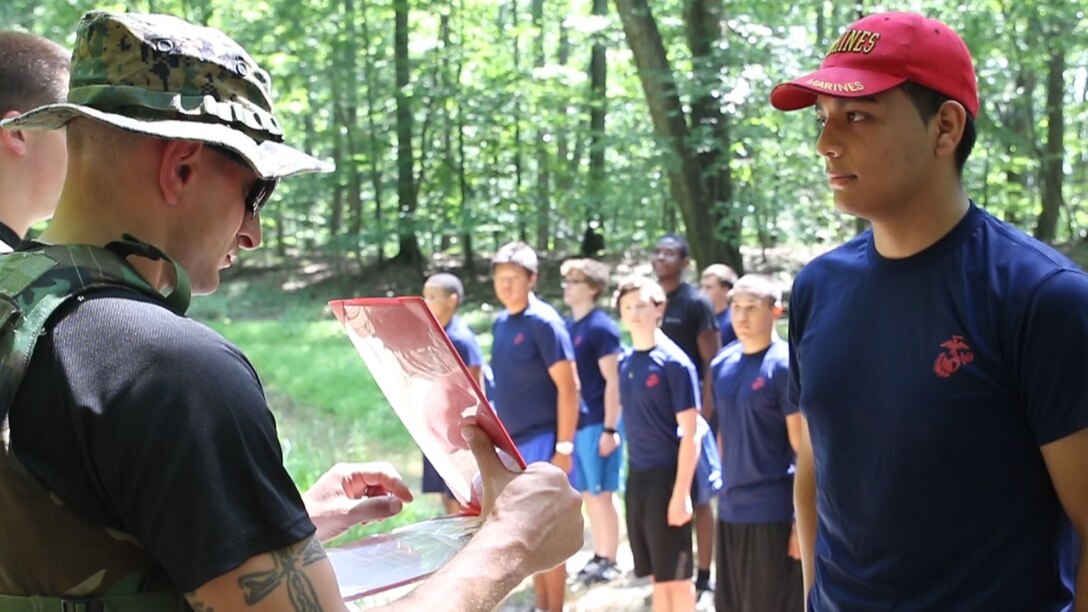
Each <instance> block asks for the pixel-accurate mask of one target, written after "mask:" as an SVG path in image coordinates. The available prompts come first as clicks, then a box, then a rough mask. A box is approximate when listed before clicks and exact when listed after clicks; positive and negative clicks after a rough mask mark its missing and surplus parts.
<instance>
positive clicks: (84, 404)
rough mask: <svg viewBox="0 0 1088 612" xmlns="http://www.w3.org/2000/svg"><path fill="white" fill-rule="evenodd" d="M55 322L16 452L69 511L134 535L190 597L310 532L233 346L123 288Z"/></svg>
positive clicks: (28, 389) (14, 414) (14, 427)
mask: <svg viewBox="0 0 1088 612" xmlns="http://www.w3.org/2000/svg"><path fill="white" fill-rule="evenodd" d="M122 295H123V296H125V297H123V298H122V297H119V296H122ZM54 321H57V322H56V323H55V324H54V326H53V327H52V329H47V333H46V334H45V335H43V336H42V337H41V338H40V339H39V341H38V345H37V348H36V349H35V351H34V355H33V358H32V359H31V362H30V368H29V370H28V372H27V376H26V378H25V379H24V381H23V384H22V386H21V387H20V389H19V392H18V394H17V396H16V398H15V402H14V404H13V406H12V410H11V415H10V425H11V442H12V450H13V452H14V453H15V456H16V457H17V458H18V459H19V460H20V461H21V462H22V463H23V464H24V465H25V466H26V467H27V469H28V470H29V471H30V472H31V473H32V474H34V475H35V476H36V477H37V478H38V479H39V480H40V481H41V482H42V483H44V484H45V486H46V487H48V488H49V489H50V490H52V491H53V492H54V493H56V494H57V495H59V496H60V498H61V499H63V500H64V501H65V502H66V503H67V504H68V506H70V507H71V508H73V509H74V510H76V511H77V512H79V513H81V514H83V515H85V516H86V517H87V518H89V519H90V520H92V521H94V522H96V523H99V524H103V525H105V526H107V527H111V528H114V529H118V530H121V531H124V532H127V533H129V534H131V535H133V536H134V537H135V538H136V539H137V540H138V541H139V542H140V543H141V544H143V545H144V547H145V548H146V549H147V550H148V552H149V554H150V555H151V557H152V558H154V559H155V560H156V561H157V562H159V563H160V564H161V565H162V566H163V569H164V570H165V572H166V573H167V575H169V576H170V578H171V580H172V581H173V582H174V585H175V587H177V588H178V590H180V591H182V592H187V591H192V590H194V589H196V588H197V587H199V586H201V585H203V584H204V583H206V582H208V581H209V580H211V579H212V578H215V577H217V576H220V575H222V574H224V573H226V572H228V571H231V570H233V569H236V568H237V567H238V566H240V565H241V564H242V563H243V562H244V561H245V560H246V559H248V558H250V557H252V556H254V555H257V554H261V553H265V552H269V551H273V550H277V549H280V548H283V547H284V546H287V545H288V544H291V543H294V542H298V541H299V540H302V539H304V538H306V537H308V536H309V535H311V534H313V533H314V527H313V524H312V523H311V522H310V519H309V517H308V515H307V514H306V509H305V506H304V505H303V503H302V499H301V496H300V494H299V492H298V489H297V488H296V486H295V484H294V483H293V482H292V480H291V478H290V476H289V475H288V474H287V471H286V470H285V469H284V467H283V456H282V451H281V448H280V445H279V441H278V439H277V437H276V425H275V421H274V419H273V417H272V414H271V412H269V410H268V407H267V404H266V402H265V398H264V392H263V390H262V388H261V384H260V381H259V380H258V378H257V374H256V372H254V370H253V368H252V366H251V365H250V364H249V362H248V361H247V360H246V358H245V356H244V355H242V353H241V352H240V351H239V350H238V349H237V348H236V347H234V346H233V345H231V344H230V343H229V342H227V341H226V340H225V339H224V338H223V337H222V336H220V335H219V334H217V333H215V332H214V331H212V330H211V329H209V328H208V327H206V326H204V325H201V324H200V323H197V322H195V321H193V320H191V319H188V318H185V317H180V316H177V315H175V314H173V313H172V312H170V311H169V310H167V309H166V308H164V307H163V306H161V305H159V304H156V303H153V302H151V301H150V300H147V299H142V298H140V297H137V296H135V295H134V294H132V293H130V292H125V291H122V290H110V291H109V292H102V293H98V294H95V295H94V297H93V298H90V299H86V300H78V301H77V300H73V301H71V302H69V304H67V305H65V306H64V307H62V312H59V313H58V314H57V315H54Z"/></svg>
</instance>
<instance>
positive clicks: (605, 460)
mask: <svg viewBox="0 0 1088 612" xmlns="http://www.w3.org/2000/svg"><path fill="white" fill-rule="evenodd" d="M603 430H604V424H603V423H602V424H598V425H586V426H585V427H583V428H581V429H579V430H578V431H576V432H575V433H574V469H572V470H571V473H570V482H571V486H573V487H574V490H575V491H578V492H579V493H589V494H590V495H597V494H598V493H603V492H605V491H609V492H611V491H619V489H620V470H621V468H622V467H623V443H622V442H621V443H620V446H619V447H617V448H616V450H614V451H612V454H611V455H609V456H607V457H602V456H601V453H600V440H601V432H602V431H603Z"/></svg>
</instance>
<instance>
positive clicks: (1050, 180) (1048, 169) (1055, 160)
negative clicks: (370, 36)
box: [1035, 44, 1065, 242]
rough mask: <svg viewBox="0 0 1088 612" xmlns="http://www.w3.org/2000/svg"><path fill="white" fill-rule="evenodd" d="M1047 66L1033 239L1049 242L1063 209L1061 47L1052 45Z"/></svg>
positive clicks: (1063, 85) (1063, 49)
mask: <svg viewBox="0 0 1088 612" xmlns="http://www.w3.org/2000/svg"><path fill="white" fill-rule="evenodd" d="M1055 46H1056V48H1055V49H1054V50H1053V51H1052V52H1051V55H1050V61H1049V62H1048V66H1047V79H1046V115H1047V130H1046V144H1045V145H1044V147H1043V160H1042V161H1043V163H1042V164H1041V168H1040V169H1041V171H1042V175H1043V176H1042V181H1041V182H1042V200H1043V210H1042V212H1041V213H1040V214H1039V219H1038V222H1037V223H1036V225H1035V237H1036V238H1038V239H1039V240H1043V241H1045V242H1053V241H1054V239H1055V238H1056V237H1057V234H1058V216H1059V214H1060V213H1061V210H1062V208H1063V207H1064V206H1065V200H1064V198H1063V197H1062V181H1063V172H1062V165H1063V161H1064V159H1065V145H1064V144H1063V140H1064V138H1065V114H1064V108H1063V106H1062V102H1063V99H1064V96H1065V79H1064V77H1065V48H1064V47H1063V46H1062V45H1061V44H1057V45H1055Z"/></svg>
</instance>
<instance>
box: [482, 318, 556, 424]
mask: <svg viewBox="0 0 1088 612" xmlns="http://www.w3.org/2000/svg"><path fill="white" fill-rule="evenodd" d="M492 332H493V333H494V340H493V342H492V345H491V369H492V370H493V372H494V375H495V389H494V396H493V398H492V400H493V403H494V404H495V411H496V412H497V413H498V415H499V419H500V420H502V422H503V425H505V426H506V429H507V431H509V432H510V437H512V438H515V439H517V438H524V437H526V436H531V435H535V434H538V433H543V432H545V431H555V427H556V410H557V402H558V399H559V391H558V389H556V387H555V383H554V382H553V381H552V377H551V375H550V374H548V369H549V368H551V367H552V366H553V365H555V364H556V363H558V362H560V361H574V349H573V348H572V347H571V343H570V336H569V335H568V334H567V328H566V326H565V325H563V319H562V318H560V316H559V313H557V312H556V311H555V309H554V308H552V307H551V306H549V305H548V304H547V303H545V302H542V301H540V300H539V299H537V298H535V297H533V298H530V300H529V306H528V307H527V308H526V309H525V310H523V311H521V312H519V313H517V314H510V313H509V312H507V311H503V312H502V313H501V314H499V316H498V317H497V318H496V319H495V323H494V325H493V326H492Z"/></svg>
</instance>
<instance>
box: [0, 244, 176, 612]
mask: <svg viewBox="0 0 1088 612" xmlns="http://www.w3.org/2000/svg"><path fill="white" fill-rule="evenodd" d="M110 247H111V248H102V247H93V246H86V245H58V246H47V247H44V248H41V249H37V250H32V251H21V252H16V253H11V254H7V255H3V256H0V423H2V425H0V429H3V430H4V431H3V434H4V435H3V436H2V437H0V542H3V545H2V546H0V610H4V611H5V612H22V611H26V612H46V611H49V612H52V611H56V612H84V611H86V612H136V611H145V610H146V611H148V612H155V611H158V610H189V607H188V605H187V604H186V603H185V601H184V599H183V598H182V597H181V595H180V594H178V593H177V592H176V591H174V590H173V589H172V588H171V587H170V585H169V583H168V581H167V580H166V579H165V577H164V576H162V571H161V569H160V568H159V567H158V565H157V564H156V563H155V562H154V561H153V560H152V559H151V558H150V556H149V555H148V554H147V552H146V550H144V548H143V547H142V546H141V545H140V544H139V543H138V542H137V541H136V540H135V538H133V537H132V536H130V535H128V534H125V533H121V532H118V531H115V530H111V529H108V528H106V527H104V526H102V525H97V524H95V523H92V522H91V521H89V520H87V519H85V518H83V516H82V515H80V514H78V513H76V512H74V511H73V510H72V509H71V508H69V507H68V506H67V505H65V504H64V502H63V501H61V500H60V499H59V498H58V497H57V496H56V495H54V494H52V493H51V492H50V491H49V490H48V489H46V488H45V487H44V486H43V485H42V484H41V483H40V482H39V481H38V480H37V479H36V478H34V477H33V476H32V475H31V474H29V473H28V472H27V470H26V469H25V468H24V467H23V466H22V465H21V464H20V463H19V461H18V460H17V459H16V458H15V456H14V455H13V454H12V453H11V452H10V446H9V443H8V436H7V431H6V425H7V423H6V417H7V414H8V413H9V410H10V408H11V404H12V401H13V399H14V397H15V395H16V393H17V392H18V388H19V384H20V382H21V381H22V379H23V376H24V374H25V373H26V368H27V366H28V364H29V363H30V358H31V356H32V355H33V352H34V346H35V344H36V343H37V341H38V338H39V337H41V335H42V333H43V330H44V327H45V324H46V322H47V321H48V320H49V317H50V316H51V315H52V314H53V313H54V312H55V311H56V309H57V308H58V307H60V306H61V305H63V304H64V303H65V302H67V301H69V300H72V299H79V298H80V296H83V295H85V294H87V293H88V292H90V291H94V290H96V289H104V288H122V289H126V290H130V291H134V292H136V293H139V294H141V295H146V296H150V297H152V298H155V299H158V300H161V301H162V302H163V303H164V304H166V305H167V306H169V307H171V308H172V309H173V310H175V311H177V310H178V308H179V307H180V309H181V311H182V312H183V311H184V306H185V305H187V298H188V289H187V281H184V273H183V272H180V270H179V281H180V282H179V286H181V288H182V289H183V290H182V291H180V292H179V291H175V294H178V293H184V294H185V295H184V297H185V299H184V300H178V299H175V300H174V301H173V303H171V301H170V300H168V299H166V298H164V297H163V296H162V295H160V294H159V293H158V292H157V291H155V289H153V288H152V287H151V286H150V285H148V283H147V282H146V281H144V280H143V278H142V277H140V276H139V275H138V274H137V273H136V271H135V270H134V269H133V268H132V266H130V265H129V264H128V263H127V262H126V261H125V259H124V258H123V255H128V254H140V255H149V254H150V255H151V256H154V255H155V254H156V253H157V254H158V255H161V252H159V251H157V249H154V247H150V246H149V245H146V244H143V243H140V242H138V241H135V240H132V239H130V238H127V237H126V240H125V241H123V242H117V243H113V244H111V245H110ZM167 261H169V260H168V259H167ZM172 295H173V294H172ZM182 302H184V304H183V303H182Z"/></svg>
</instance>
